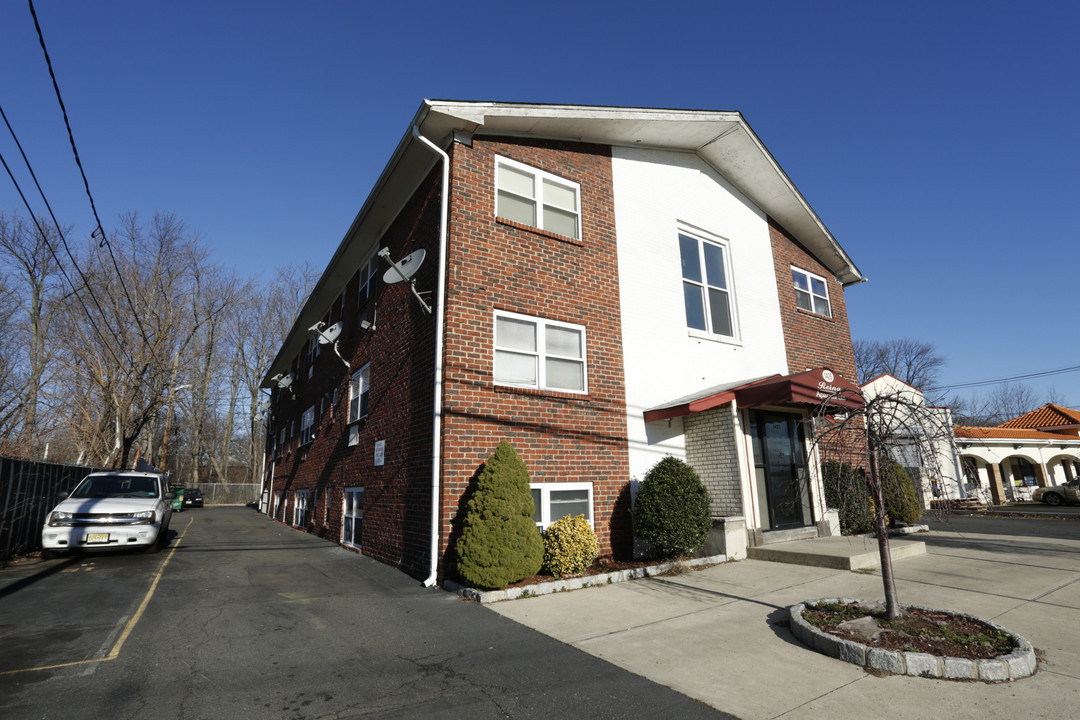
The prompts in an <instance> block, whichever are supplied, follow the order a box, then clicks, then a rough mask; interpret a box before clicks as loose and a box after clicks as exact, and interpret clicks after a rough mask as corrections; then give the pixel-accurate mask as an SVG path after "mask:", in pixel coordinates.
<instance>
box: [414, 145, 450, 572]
mask: <svg viewBox="0 0 1080 720" xmlns="http://www.w3.org/2000/svg"><path fill="white" fill-rule="evenodd" d="M412 134H413V137H415V138H416V139H417V140H419V141H420V142H421V143H423V144H424V145H427V146H428V147H429V148H431V150H432V152H434V153H435V154H437V155H438V156H439V157H440V158H442V203H441V207H440V209H439V282H438V286H437V288H436V290H435V408H434V415H435V418H434V425H433V433H432V442H431V547H430V550H429V556H430V557H431V565H430V572H429V574H428V576H427V578H425V579H424V587H432V586H433V585H435V582H436V581H437V580H438V577H439V516H440V514H441V513H440V510H441V506H442V503H441V493H440V479H441V478H440V475H441V473H442V410H443V405H442V386H443V342H444V338H443V318H444V317H445V314H446V301H445V298H446V235H447V233H446V225H447V216H448V215H449V207H450V156H449V155H447V154H446V152H445V151H444V150H443V149H442V148H440V147H439V146H438V145H436V144H435V143H433V142H431V141H430V140H428V139H427V138H426V137H424V136H423V135H421V134H420V128H419V127H417V126H416V125H413V126H412Z"/></svg>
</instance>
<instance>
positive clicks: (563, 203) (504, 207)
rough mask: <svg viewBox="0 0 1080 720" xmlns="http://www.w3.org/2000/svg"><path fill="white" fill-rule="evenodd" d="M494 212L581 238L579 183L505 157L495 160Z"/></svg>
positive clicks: (561, 233)
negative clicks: (495, 189) (495, 190)
mask: <svg viewBox="0 0 1080 720" xmlns="http://www.w3.org/2000/svg"><path fill="white" fill-rule="evenodd" d="M495 186H496V188H497V195H496V200H495V214H496V215H497V216H498V217H501V218H506V219H507V220H513V221H514V222H519V223H521V224H522V225H528V226H530V227H534V228H539V229H541V230H547V231H549V232H553V233H556V234H559V235H563V236H565V237H569V238H574V239H575V240H576V239H578V238H580V237H581V212H580V210H579V208H578V205H579V195H580V186H579V185H578V184H577V183H575V182H570V181H569V180H564V179H562V178H560V177H557V176H555V175H552V174H550V173H546V172H544V171H543V170H538V169H536V168H534V167H529V166H528V165H523V164H521V163H519V162H514V161H513V160H507V159H506V158H498V159H497V160H496V162H495Z"/></svg>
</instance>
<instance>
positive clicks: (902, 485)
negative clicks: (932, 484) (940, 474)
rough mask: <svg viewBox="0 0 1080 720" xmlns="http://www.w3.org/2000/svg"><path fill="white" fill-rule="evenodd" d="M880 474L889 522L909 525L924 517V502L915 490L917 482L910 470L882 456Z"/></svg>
mask: <svg viewBox="0 0 1080 720" xmlns="http://www.w3.org/2000/svg"><path fill="white" fill-rule="evenodd" d="M878 475H879V476H880V478H881V491H882V493H883V495H884V497H885V514H886V515H888V516H889V523H890V524H892V525H896V524H898V523H907V524H908V525H911V524H914V523H917V522H919V518H921V517H922V510H923V509H922V503H920V502H919V495H918V493H917V492H916V491H915V483H914V481H912V479H911V475H910V474H909V473H908V471H907V470H906V469H905V468H904V466H903V465H901V464H900V463H898V462H895V461H893V460H890V459H888V458H882V459H881V462H880V463H879V465H878Z"/></svg>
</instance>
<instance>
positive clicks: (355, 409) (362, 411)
mask: <svg viewBox="0 0 1080 720" xmlns="http://www.w3.org/2000/svg"><path fill="white" fill-rule="evenodd" d="M370 390H371V363H368V364H367V365H365V366H364V367H362V368H360V369H359V370H357V371H356V372H355V373H353V376H352V379H351V380H349V422H351V423H352V422H356V421H357V420H359V419H361V418H365V417H367V415H368V395H369V393H370Z"/></svg>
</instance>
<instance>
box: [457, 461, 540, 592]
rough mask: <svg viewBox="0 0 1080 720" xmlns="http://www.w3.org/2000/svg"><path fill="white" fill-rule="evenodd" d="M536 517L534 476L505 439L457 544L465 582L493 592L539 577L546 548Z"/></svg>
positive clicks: (481, 480) (480, 482)
mask: <svg viewBox="0 0 1080 720" xmlns="http://www.w3.org/2000/svg"><path fill="white" fill-rule="evenodd" d="M532 514H533V499H532V494H531V493H530V492H529V471H528V470H527V469H526V467H525V463H523V462H522V461H521V458H519V457H518V454H517V452H516V451H515V450H514V448H513V446H511V445H510V443H508V442H506V441H505V440H503V441H502V442H500V443H499V447H498V448H497V449H496V450H495V453H494V454H493V455H492V456H491V457H490V458H488V461H487V462H486V463H485V464H484V467H483V469H482V470H481V471H480V474H479V475H478V476H477V478H476V484H475V489H474V492H473V496H472V498H471V499H470V500H469V504H468V506H467V507H466V509H465V514H464V518H463V521H462V525H463V527H462V531H461V537H460V538H458V541H457V543H456V545H455V551H456V554H457V570H458V574H459V575H460V576H461V578H462V580H464V581H465V582H467V583H468V584H470V585H472V586H473V587H477V588H482V589H488V590H490V589H495V588H502V587H506V586H507V585H509V584H510V583H512V582H517V581H518V580H521V579H522V578H527V577H529V576H530V575H535V574H536V573H538V572H539V571H540V565H541V563H542V561H543V559H544V543H543V540H542V538H541V537H540V533H539V532H538V531H537V529H536V523H535V522H533V519H532Z"/></svg>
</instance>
